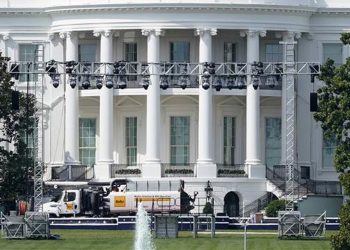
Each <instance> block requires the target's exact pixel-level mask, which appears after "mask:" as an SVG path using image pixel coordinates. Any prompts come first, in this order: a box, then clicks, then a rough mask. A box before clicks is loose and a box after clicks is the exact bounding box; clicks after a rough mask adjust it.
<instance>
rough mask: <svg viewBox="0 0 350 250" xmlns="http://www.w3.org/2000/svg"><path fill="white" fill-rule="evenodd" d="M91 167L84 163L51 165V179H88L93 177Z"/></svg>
mask: <svg viewBox="0 0 350 250" xmlns="http://www.w3.org/2000/svg"><path fill="white" fill-rule="evenodd" d="M93 172H94V171H93V167H88V166H86V165H61V166H52V167H51V180H55V181H88V180H91V179H92V178H93V177H94V174H93Z"/></svg>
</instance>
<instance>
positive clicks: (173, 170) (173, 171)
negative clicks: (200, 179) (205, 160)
mask: <svg viewBox="0 0 350 250" xmlns="http://www.w3.org/2000/svg"><path fill="white" fill-rule="evenodd" d="M195 165H196V164H195V163H189V164H187V165H185V164H183V165H174V164H171V163H162V177H196V173H195Z"/></svg>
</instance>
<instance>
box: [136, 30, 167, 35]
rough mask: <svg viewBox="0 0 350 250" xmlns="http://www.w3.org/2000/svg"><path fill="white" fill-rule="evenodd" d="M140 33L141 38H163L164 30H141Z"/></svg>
mask: <svg viewBox="0 0 350 250" xmlns="http://www.w3.org/2000/svg"><path fill="white" fill-rule="evenodd" d="M141 33H142V35H143V36H149V35H150V34H154V35H156V36H164V33H165V32H164V30H162V29H142V30H141Z"/></svg>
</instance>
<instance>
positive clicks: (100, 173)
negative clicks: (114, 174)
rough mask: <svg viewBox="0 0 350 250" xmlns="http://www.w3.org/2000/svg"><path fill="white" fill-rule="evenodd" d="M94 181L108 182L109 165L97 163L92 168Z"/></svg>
mask: <svg viewBox="0 0 350 250" xmlns="http://www.w3.org/2000/svg"><path fill="white" fill-rule="evenodd" d="M94 176H95V178H94V179H96V180H109V179H110V178H111V163H98V164H96V165H95V167H94Z"/></svg>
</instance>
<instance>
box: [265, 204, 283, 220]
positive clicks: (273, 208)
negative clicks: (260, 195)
mask: <svg viewBox="0 0 350 250" xmlns="http://www.w3.org/2000/svg"><path fill="white" fill-rule="evenodd" d="M285 209H286V201H285V200H274V201H271V202H270V203H269V204H268V205H267V207H266V209H265V212H266V216H268V217H276V216H277V212H278V211H280V210H285Z"/></svg>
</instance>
